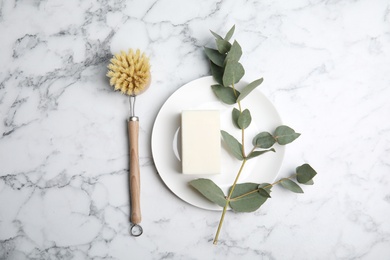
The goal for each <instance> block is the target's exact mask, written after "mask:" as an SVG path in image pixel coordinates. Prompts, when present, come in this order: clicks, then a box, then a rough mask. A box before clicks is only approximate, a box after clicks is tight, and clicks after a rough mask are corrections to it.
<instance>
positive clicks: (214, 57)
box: [204, 47, 226, 67]
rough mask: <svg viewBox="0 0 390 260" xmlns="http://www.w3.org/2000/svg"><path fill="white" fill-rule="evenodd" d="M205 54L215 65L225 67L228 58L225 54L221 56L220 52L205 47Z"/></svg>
mask: <svg viewBox="0 0 390 260" xmlns="http://www.w3.org/2000/svg"><path fill="white" fill-rule="evenodd" d="M204 52H205V54H206V56H207V58H209V60H210V61H212V62H213V63H214V64H215V65H217V66H219V67H223V66H224V62H225V58H226V55H225V54H221V53H219V51H217V50H215V49H211V48H207V47H204Z"/></svg>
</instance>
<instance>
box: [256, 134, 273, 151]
mask: <svg viewBox="0 0 390 260" xmlns="http://www.w3.org/2000/svg"><path fill="white" fill-rule="evenodd" d="M275 142H276V141H275V138H274V137H273V136H272V135H271V134H270V133H268V132H261V133H259V134H257V135H256V136H255V137H254V138H253V145H254V146H256V147H259V148H264V149H267V148H270V147H271V146H273V145H274V144H275Z"/></svg>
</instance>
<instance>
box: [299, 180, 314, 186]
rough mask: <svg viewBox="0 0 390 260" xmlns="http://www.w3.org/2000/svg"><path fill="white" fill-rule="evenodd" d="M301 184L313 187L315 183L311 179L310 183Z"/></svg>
mask: <svg viewBox="0 0 390 260" xmlns="http://www.w3.org/2000/svg"><path fill="white" fill-rule="evenodd" d="M301 184H303V185H313V184H314V181H313V179H311V180H310V181H308V182H305V183H301Z"/></svg>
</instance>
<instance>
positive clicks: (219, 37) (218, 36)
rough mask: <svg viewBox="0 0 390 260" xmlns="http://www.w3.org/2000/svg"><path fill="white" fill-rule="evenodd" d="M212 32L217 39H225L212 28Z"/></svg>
mask: <svg viewBox="0 0 390 260" xmlns="http://www.w3.org/2000/svg"><path fill="white" fill-rule="evenodd" d="M210 32H211V34H212V35H214V37H215V39H223V38H222V36H221V35H219V34H217V33H215V32H213V31H212V30H210Z"/></svg>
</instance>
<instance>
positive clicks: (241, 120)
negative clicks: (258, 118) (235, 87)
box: [237, 109, 252, 129]
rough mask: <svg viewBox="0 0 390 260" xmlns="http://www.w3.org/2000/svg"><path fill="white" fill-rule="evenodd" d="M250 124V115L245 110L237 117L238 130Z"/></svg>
mask: <svg viewBox="0 0 390 260" xmlns="http://www.w3.org/2000/svg"><path fill="white" fill-rule="evenodd" d="M251 122H252V117H251V113H250V112H249V110H248V109H245V110H244V111H242V113H240V115H239V116H238V119H237V124H238V126H239V128H240V129H245V128H247V127H248V126H249V125H250V124H251Z"/></svg>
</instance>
